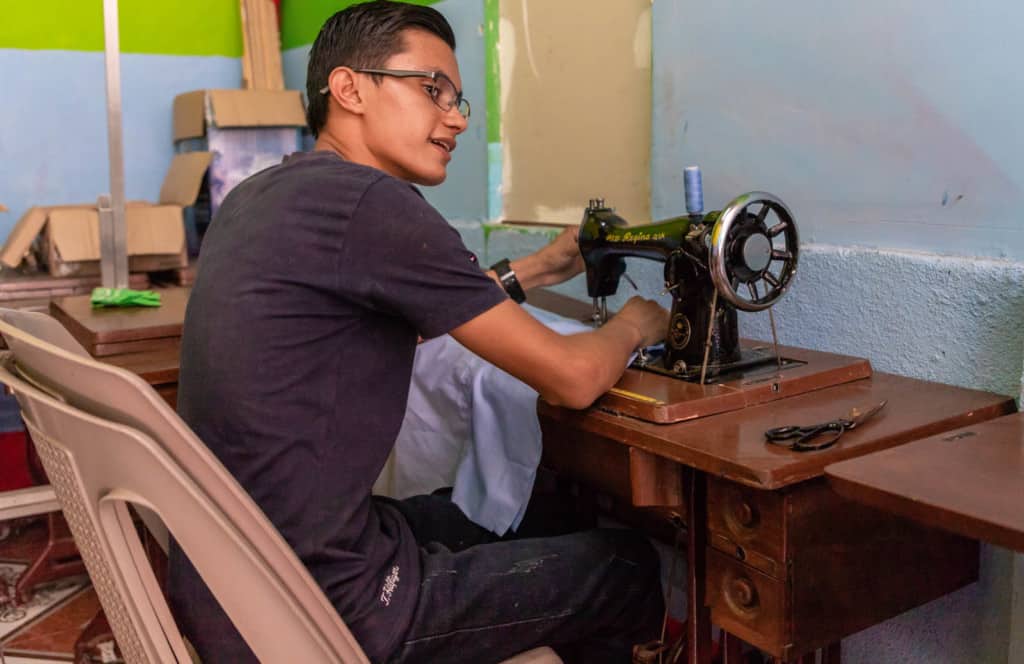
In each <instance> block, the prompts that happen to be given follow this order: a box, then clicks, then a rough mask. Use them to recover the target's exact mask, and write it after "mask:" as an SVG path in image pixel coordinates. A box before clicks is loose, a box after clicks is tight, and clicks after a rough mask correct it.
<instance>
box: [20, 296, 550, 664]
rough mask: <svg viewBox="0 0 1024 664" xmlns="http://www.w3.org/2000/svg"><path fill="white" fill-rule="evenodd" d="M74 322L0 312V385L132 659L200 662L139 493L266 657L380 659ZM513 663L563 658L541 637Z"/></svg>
mask: <svg viewBox="0 0 1024 664" xmlns="http://www.w3.org/2000/svg"><path fill="white" fill-rule="evenodd" d="M62 331H63V328H62V327H61V326H60V323H58V322H57V321H56V320H54V319H52V318H50V317H49V316H46V315H45V314H38V313H30V312H23V311H14V310H9V309H0V334H2V335H3V336H4V338H5V340H6V341H7V345H8V347H9V348H10V349H11V350H10V351H9V352H5V353H3V354H0V382H2V383H4V384H6V385H7V386H8V387H9V388H10V389H11V390H12V391H13V392H14V394H15V396H16V397H17V399H18V402H19V404H20V406H21V408H22V413H23V417H24V419H25V423H26V426H27V427H28V429H29V431H30V433H31V435H32V438H33V440H34V442H35V445H36V447H37V449H38V451H39V456H40V458H41V459H42V461H43V465H44V466H45V468H46V472H47V474H48V476H49V478H50V481H51V483H52V485H53V487H54V490H55V492H56V494H57V498H58V501H59V502H60V504H61V507H62V508H63V510H64V514H65V517H66V518H67V521H68V523H69V525H70V526H71V531H72V534H73V535H74V538H75V541H76V543H77V544H78V547H79V549H80V551H81V553H82V557H83V559H84V560H85V562H86V566H87V568H88V570H89V575H90V577H91V578H92V580H93V584H94V586H95V588H96V592H97V594H98V595H99V598H100V602H101V603H102V605H103V608H104V611H105V612H106V614H107V618H108V620H109V622H110V625H111V628H112V630H113V632H114V636H115V638H116V639H117V642H118V644H119V645H120V647H121V651H122V654H123V655H124V657H125V659H126V661H127V662H129V663H130V664H134V663H136V662H152V663H153V664H163V663H166V662H182V663H186V662H190V661H191V659H190V657H189V654H188V652H187V650H186V648H185V645H184V641H183V639H182V637H181V634H180V632H179V630H178V628H177V626H176V624H175V623H174V620H173V618H172V617H171V613H170V610H169V608H168V606H167V603H166V601H165V599H164V597H163V595H162V593H161V591H160V588H159V586H158V584H157V581H156V578H155V576H154V574H153V571H152V569H151V568H150V566H149V562H148V560H147V558H146V556H145V553H144V552H143V549H142V545H141V542H140V540H139V537H138V534H137V532H136V529H135V527H134V524H133V522H132V519H131V516H130V514H129V511H128V508H127V506H128V505H129V504H130V505H133V506H138V507H142V508H144V509H148V510H152V511H153V512H154V513H155V514H156V515H157V516H159V518H160V519H161V520H162V522H163V523H164V524H166V526H167V528H168V529H169V530H170V532H171V534H173V535H174V537H175V539H176V540H177V542H178V543H179V544H180V546H181V548H182V550H183V551H184V553H185V555H187V556H188V558H189V559H190V561H191V562H192V564H193V565H194V566H195V568H196V570H197V571H198V572H199V574H200V576H201V577H202V578H203V581H204V582H205V583H206V585H207V586H208V587H209V589H210V591H211V592H212V593H213V595H214V597H216V598H217V600H218V602H220V604H221V606H222V608H223V609H224V611H225V613H226V614H227V615H228V617H229V618H230V619H231V621H232V622H233V623H234V625H235V627H236V628H237V629H238V631H239V633H240V634H241V635H242V637H243V638H244V639H245V641H246V643H247V644H248V645H249V647H250V648H251V649H252V651H253V653H254V654H255V655H256V657H257V658H259V660H260V661H263V662H310V663H313V662H342V663H345V664H348V663H360V664H362V663H364V662H367V659H366V656H365V655H364V653H363V652H362V650H361V648H360V647H359V644H358V643H356V641H355V639H354V638H353V636H352V635H351V633H350V632H349V630H348V628H347V627H346V626H345V624H344V622H343V621H342V620H341V618H340V616H338V614H337V612H336V611H335V609H334V607H333V606H332V605H331V604H330V602H328V600H327V598H326V597H325V596H324V594H323V592H322V591H321V590H320V588H319V586H317V584H316V582H315V581H314V580H313V578H312V577H311V576H310V575H309V572H308V571H307V570H306V568H305V567H304V566H303V565H302V563H301V562H300V561H299V560H298V558H297V557H296V556H295V554H294V552H293V551H292V550H291V548H290V547H289V546H288V544H287V543H286V542H285V541H284V539H283V538H282V537H281V536H280V534H279V533H278V532H277V531H276V530H275V529H274V527H273V526H272V525H271V523H270V522H269V521H268V520H267V518H266V517H265V516H264V515H263V513H262V512H261V511H260V510H259V508H258V507H257V506H256V505H255V503H253V501H252V500H251V499H250V498H249V496H248V494H246V493H245V492H244V490H242V488H241V487H240V486H239V485H238V483H237V482H236V481H235V480H234V478H233V477H232V476H231V475H230V474H229V473H228V472H227V471H226V470H225V469H224V467H223V466H222V465H221V464H220V462H219V461H218V460H217V459H216V458H215V457H214V456H213V454H212V453H211V452H210V451H209V450H208V449H207V448H206V447H205V446H204V445H203V444H202V442H201V441H199V439H198V438H197V437H196V436H195V434H193V433H192V431H191V430H190V429H189V428H188V427H187V426H186V425H185V424H184V422H182V421H181V419H180V418H179V417H178V416H177V414H176V413H175V412H174V411H173V410H171V408H170V407H169V406H168V405H167V404H166V403H165V402H164V401H163V399H161V398H160V396H159V395H158V394H157V393H156V392H155V391H154V390H153V389H152V388H151V387H150V386H149V385H147V384H146V383H145V382H144V381H143V380H142V379H141V378H139V377H138V376H136V375H135V374H132V373H130V372H128V371H125V370H123V369H120V368H117V367H114V366H112V365H108V364H103V363H100V362H97V361H95V360H93V359H92V358H89V357H88V356H87V355H84V354H82V353H79V352H76V351H74V350H69V349H68V348H69V347H68V346H67V343H66V342H67V339H68V338H70V335H69V334H67V332H66V331H64V332H63V334H62V333H61V332H62ZM65 335H66V336H65ZM72 342H73V339H72ZM58 344H59V345H58ZM75 345H76V346H77V343H76V344H75ZM509 662H510V663H511V662H514V663H515V664H527V663H529V664H554V663H557V662H560V660H559V659H558V657H557V655H555V653H554V652H553V651H552V650H550V649H549V648H539V649H535V650H531V651H529V652H528V653H523V654H522V655H519V656H518V657H515V658H513V659H512V660H509Z"/></svg>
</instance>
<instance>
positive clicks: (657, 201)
mask: <svg viewBox="0 0 1024 664" xmlns="http://www.w3.org/2000/svg"><path fill="white" fill-rule="evenodd" d="M1021 25H1024V4H1021V3H1017V2H1012V0H993V1H991V2H982V3H958V2H950V1H947V0H941V1H939V2H924V1H922V0H897V1H895V2H883V1H881V0H869V1H868V2H854V3H849V2H846V3H834V2H825V3H822V2H815V1H814V0H792V1H790V2H784V3H751V2H743V1H741V0H722V1H721V2H714V3H697V2H692V1H689V0H656V1H655V3H654V31H655V35H654V42H655V44H654V50H655V52H654V85H655V98H654V125H655V134H656V136H655V140H654V151H653V164H652V188H653V207H654V209H655V212H656V216H661V215H668V214H670V213H677V212H678V211H680V210H682V209H683V198H682V197H683V193H682V191H683V190H682V166H684V165H687V164H690V163H699V164H700V165H701V166H702V167H703V169H704V175H705V183H706V186H707V191H706V193H705V200H708V199H710V200H712V201H715V202H716V204H718V205H721V204H722V203H724V202H725V201H726V200H727V199H728V198H731V197H732V196H733V195H735V194H737V193H739V192H741V191H745V190H749V189H755V188H757V189H765V190H768V191H771V192H774V193H776V194H778V195H780V196H781V197H782V198H783V199H784V200H785V201H787V203H789V204H790V206H791V207H792V208H794V209H795V210H797V211H798V213H799V215H800V221H801V229H802V230H803V231H804V237H805V239H807V240H808V241H812V242H819V243H828V244H837V245H857V246H866V247H883V248H892V249H906V250H912V251H929V252H936V253H950V254H957V255H972V256H974V255H977V256H987V257H997V258H1009V259H1013V260H1022V259H1024V224H1022V213H1021V209H1022V203H1024V132H1021V131H1018V130H1017V127H1018V125H1019V122H1020V120H1019V118H1021V117H1024V86H1022V85H1021V84H1020V78H1019V64H1020V62H1021V61H1022V60H1024V43H1022V42H1021V40H1020V37H1019V27H1020V26H1021Z"/></svg>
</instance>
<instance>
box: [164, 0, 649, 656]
mask: <svg viewBox="0 0 1024 664" xmlns="http://www.w3.org/2000/svg"><path fill="white" fill-rule="evenodd" d="M454 48H455V40H454V36H453V35H452V32H451V28H450V27H449V26H448V24H447V22H446V21H445V20H444V18H443V17H442V16H441V15H440V14H439V13H437V12H436V11H435V10H433V9H430V8H425V7H418V6H413V5H406V4H401V3H395V2H388V1H385V0H378V1H376V2H370V3H367V4H363V5H356V6H353V7H350V8H349V9H346V10H344V11H342V12H339V13H337V14H335V15H334V16H333V17H332V18H330V19H329V20H328V21H327V22H326V24H325V25H324V27H323V29H322V30H321V32H320V35H319V36H318V37H317V40H316V42H315V43H314V45H313V49H312V51H311V53H310V60H309V71H308V84H307V85H308V93H309V100H310V104H309V111H308V115H309V123H310V128H311V130H312V131H313V133H314V135H316V136H317V137H318V138H317V143H316V150H315V151H314V152H312V153H306V154H296V155H293V156H291V157H289V158H288V159H286V160H285V161H284V162H283V163H282V164H281V165H279V166H276V167H273V168H270V169H267V170H265V171H263V172H261V173H258V174H256V175H254V176H253V177H251V178H249V179H248V180H246V181H245V182H243V183H241V184H240V185H239V186H238V187H237V188H236V189H235V190H233V191H232V192H231V194H230V195H229V196H228V197H227V199H226V200H225V202H224V204H223V205H222V207H221V208H220V210H219V211H218V214H217V217H216V219H215V220H214V221H213V223H212V224H211V226H210V230H209V232H208V233H207V235H206V237H205V239H204V243H203V248H202V258H201V260H200V265H199V272H198V276H197V279H196V282H195V285H194V287H193V291H192V296H191V299H190V302H189V306H188V312H187V315H186V321H185V331H184V337H183V342H182V361H181V378H180V388H179V389H180V392H179V394H180V396H179V404H178V407H179V411H180V413H181V415H182V417H183V418H184V419H185V421H186V422H188V423H189V424H190V425H191V426H192V428H193V429H194V430H195V431H196V433H197V434H198V435H199V437H200V438H201V439H202V440H203V441H204V442H205V443H206V444H207V445H208V446H209V447H210V449H211V450H213V452H214V453H215V454H216V455H217V456H218V457H219V458H220V460H221V461H222V462H223V463H224V465H225V466H226V467H227V469H228V470H229V471H230V472H231V473H232V474H233V475H234V476H235V477H236V478H237V479H238V480H239V482H240V483H241V485H242V486H243V487H244V488H245V489H246V490H247V491H248V492H249V494H250V495H251V496H252V497H253V499H254V500H255V501H256V503H257V504H258V505H259V506H260V507H261V508H262V509H263V511H264V512H265V513H266V515H267V516H268V517H269V519H270V520H271V521H272V522H273V523H274V525H275V526H276V527H277V528H278V530H279V531H280V532H281V533H282V535H283V536H284V537H285V539H286V540H287V541H288V542H289V544H290V545H291V546H292V547H293V548H294V549H295V551H296V553H297V554H298V556H299V557H300V559H301V560H302V561H303V563H304V564H305V565H306V566H307V567H308V569H309V570H310V572H311V573H312V575H313V577H314V578H315V579H316V581H317V582H318V583H319V585H320V586H321V587H322V588H323V590H324V592H325V594H326V596H327V597H328V598H329V599H330V600H331V602H332V603H333V604H334V606H335V607H336V608H337V609H338V612H339V614H340V615H341V617H342V618H343V619H344V620H345V622H346V623H347V624H348V626H349V628H350V629H351V630H352V632H353V633H354V634H355V636H356V638H357V640H358V641H359V643H360V644H361V645H362V647H363V649H364V650H365V651H366V653H367V655H368V656H369V657H370V659H371V660H372V661H374V662H385V661H391V662H474V663H476V662H488V661H500V660H501V659H503V658H506V657H509V656H511V655H513V654H515V653H517V652H520V651H523V650H528V649H530V648H533V647H536V646H539V645H551V646H553V647H555V648H556V649H558V650H559V652H560V653H564V654H565V655H566V657H567V658H568V659H569V660H570V661H571V660H572V658H573V657H579V658H580V661H586V662H588V663H592V662H602V661H608V662H623V661H628V660H629V652H630V647H631V645H632V644H633V643H637V642H640V641H647V640H649V639H651V638H653V637H655V636H656V635H657V629H658V626H659V620H660V617H661V612H662V606H663V605H662V599H661V594H660V586H659V582H658V578H659V577H658V563H657V557H656V555H655V554H654V552H653V550H652V548H651V546H650V544H649V543H648V542H646V540H644V539H643V538H642V537H641V536H639V535H637V534H635V533H632V532H630V531H624V530H593V531H588V532H583V533H575V534H569V535H564V536H560V537H547V538H535V539H525V538H523V539H513V540H507V541H505V540H503V541H497V538H496V537H494V536H493V535H491V534H490V533H488V532H487V531H484V530H483V529H482V528H479V527H477V526H475V524H472V523H471V522H469V521H468V520H467V519H466V518H465V517H464V516H463V515H462V514H461V512H460V511H459V510H458V509H457V508H455V507H454V506H453V505H452V503H450V502H449V501H447V500H445V499H443V498H441V497H437V496H421V497H417V498H412V499H409V500H406V501H389V500H386V499H382V498H371V496H370V491H371V486H372V485H373V482H374V480H375V479H376V477H377V475H378V474H379V472H380V470H381V467H382V466H383V464H384V462H385V459H386V458H387V456H388V452H389V450H390V449H391V446H392V445H393V444H394V439H395V436H396V434H397V432H398V429H399V426H400V424H401V421H402V416H403V412H404V408H405V401H406V394H407V390H408V385H409V377H410V371H411V366H412V359H413V354H414V350H415V347H416V342H417V338H418V337H423V338H430V337H435V336H438V335H441V334H445V333H449V334H451V336H452V337H453V338H455V339H456V340H458V341H459V342H460V343H462V344H463V345H465V346H466V347H467V348H468V349H470V350H471V351H473V352H475V353H477V354H478V355H480V356H481V357H483V358H485V359H487V360H489V361H491V362H493V363H494V364H496V365H497V366H499V367H501V368H503V369H505V370H506V371H508V372H510V373H511V374H513V375H515V376H516V377H518V378H520V379H521V380H523V381H524V382H526V383H527V384H529V385H530V386H532V387H533V388H535V389H536V390H537V391H538V392H539V393H540V394H541V395H542V396H543V397H544V398H546V399H547V400H549V401H551V402H553V403H556V404H563V405H566V406H569V407H573V408H583V407H586V406H588V405H589V404H590V403H591V402H592V401H593V400H594V399H595V398H597V397H598V396H599V395H600V394H602V393H603V392H604V391H606V390H607V389H608V388H609V387H610V386H611V385H613V384H614V383H615V381H616V380H617V379H618V377H619V375H620V374H621V373H622V370H623V367H625V366H626V362H627V359H628V357H629V355H630V353H631V352H632V351H633V350H635V349H636V348H638V347H640V346H643V345H645V344H650V343H654V342H656V341H658V340H659V339H660V338H661V336H662V335H663V333H664V331H665V329H666V326H667V315H666V312H665V311H664V310H663V309H662V308H661V307H659V306H657V305H656V304H654V303H653V302H650V301H646V300H643V299H640V298H634V299H633V300H630V301H629V302H628V303H627V304H626V305H625V306H624V307H623V309H622V311H621V312H620V313H619V314H618V315H617V316H615V317H614V318H612V319H611V320H610V321H609V322H608V323H607V324H606V325H605V326H603V327H602V328H600V329H599V330H596V331H594V332H588V333H584V334H579V335H574V336H566V337H563V336H560V335H558V334H555V333H554V332H552V331H551V330H549V329H548V328H546V327H544V326H543V325H541V324H540V323H538V322H537V321H536V320H534V319H533V318H532V317H531V316H529V315H528V314H527V313H525V312H523V311H522V310H521V309H520V307H519V306H518V305H517V304H516V303H515V302H513V301H512V300H510V299H509V297H508V295H507V294H506V292H505V291H504V290H503V289H502V287H500V286H499V285H498V283H497V281H496V279H495V278H496V275H495V274H494V273H489V274H485V273H484V272H483V271H481V270H480V268H479V266H477V265H476V263H475V259H474V257H473V256H472V254H471V253H470V252H469V251H468V250H466V248H465V247H464V246H463V244H462V242H461V240H460V238H459V236H458V234H457V232H456V231H455V230H454V229H452V228H451V227H450V226H449V225H448V224H447V223H446V222H445V221H444V219H442V218H441V217H440V215H438V213H437V212H436V211H435V210H434V209H433V208H432V207H431V206H430V205H429V204H427V203H426V202H425V201H424V200H423V198H422V197H421V196H420V195H419V193H418V191H417V190H416V189H415V188H414V187H413V186H412V184H420V185H436V184H439V183H440V182H442V181H443V180H444V179H445V175H446V168H447V165H448V163H449V161H450V160H451V158H452V153H453V151H454V150H455V147H456V137H457V136H458V135H459V134H461V133H462V132H463V131H464V130H465V129H466V126H467V116H468V114H469V113H468V111H469V107H468V102H465V100H464V99H463V98H462V94H461V79H460V76H459V69H458V65H457V63H456V61H455V55H454ZM503 267H506V266H503ZM507 267H510V268H511V270H512V271H513V272H514V276H516V277H518V282H519V287H522V288H527V289H528V288H531V287H533V286H538V285H546V284H551V283H557V282H559V281H562V280H564V279H566V278H568V277H571V276H573V275H575V274H577V273H579V272H580V270H581V262H580V259H579V256H578V251H577V249H576V247H575V244H574V242H573V236H572V234H571V233H567V234H564V235H562V236H560V237H559V238H558V239H557V240H556V241H555V242H553V243H552V244H551V245H549V246H548V247H546V248H544V249H542V250H540V251H539V252H537V253H536V254H533V255H531V256H528V257H526V258H524V259H522V260H519V261H514V262H512V263H511V265H510V266H507ZM502 271H503V272H507V268H506V269H504V270H502ZM505 276H506V279H505V282H506V283H508V284H509V286H508V287H509V289H510V290H511V292H513V293H515V294H517V295H518V292H519V291H518V290H517V287H516V285H515V284H514V283H513V282H512V280H511V279H509V275H507V274H506V275H505ZM554 360H557V361H554ZM170 587H171V592H172V601H173V603H174V605H175V608H176V611H177V613H178V617H179V620H180V621H181V623H182V627H183V629H184V630H185V632H186V633H187V634H188V635H189V636H190V638H191V640H192V641H193V643H194V645H195V646H196V647H197V649H198V651H199V654H200V656H201V657H202V659H203V660H204V661H210V662H227V661H230V662H235V661H243V660H245V659H247V658H251V654H248V651H247V649H246V648H245V646H244V643H240V641H239V638H238V635H237V633H235V632H234V630H233V629H232V628H231V627H230V625H229V624H227V623H225V620H224V617H223V615H222V614H221V612H220V611H219V609H218V608H217V607H216V605H215V601H214V600H213V598H212V597H211V596H210V595H209V593H208V591H206V589H205V587H204V586H203V585H202V583H201V581H200V580H199V579H198V577H197V576H196V575H195V573H194V571H193V570H191V569H190V567H189V565H188V564H187V560H185V559H184V558H183V557H182V556H181V555H180V552H179V551H177V550H172V557H171V580H170Z"/></svg>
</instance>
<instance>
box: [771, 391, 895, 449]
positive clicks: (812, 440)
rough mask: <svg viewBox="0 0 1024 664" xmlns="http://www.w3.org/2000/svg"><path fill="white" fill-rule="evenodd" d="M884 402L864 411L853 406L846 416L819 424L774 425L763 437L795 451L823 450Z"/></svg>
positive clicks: (880, 408) (877, 409)
mask: <svg viewBox="0 0 1024 664" xmlns="http://www.w3.org/2000/svg"><path fill="white" fill-rule="evenodd" d="M885 404H886V401H880V402H879V403H876V404H875V405H874V406H871V407H870V408H868V409H867V410H864V411H861V410H860V409H858V408H854V409H853V410H851V411H850V413H849V414H848V415H847V416H846V417H841V418H839V419H836V420H831V421H829V422H822V423H820V424H811V425H809V426H797V425H789V426H784V427H775V428H774V429H768V430H767V431H765V432H764V437H765V439H766V440H767V441H768V442H769V443H771V444H772V445H780V446H782V447H788V448H789V449H791V450H793V451H795V452H810V451H813V450H823V449H825V448H828V447H832V446H833V445H835V444H836V441H838V440H839V438H840V437H842V435H843V433H844V432H846V431H849V430H850V429H856V428H857V427H858V426H860V425H861V424H863V423H864V421H865V420H867V419H868V418H870V417H872V416H874V415H875V413H877V412H878V411H880V410H882V408H884V407H885Z"/></svg>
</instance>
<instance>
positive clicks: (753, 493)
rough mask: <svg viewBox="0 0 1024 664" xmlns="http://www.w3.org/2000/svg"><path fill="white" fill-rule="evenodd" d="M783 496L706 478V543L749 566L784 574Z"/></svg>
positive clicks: (773, 492)
mask: <svg viewBox="0 0 1024 664" xmlns="http://www.w3.org/2000/svg"><path fill="white" fill-rule="evenodd" d="M785 512H786V510H785V496H784V494H783V493H782V492H779V491H758V490H757V489H751V488H749V487H745V486H742V485H740V484H736V483H734V482H730V481H728V480H722V479H718V478H714V477H709V478H708V544H710V545H711V546H712V547H713V548H715V549H717V550H718V551H721V552H722V553H725V554H726V555H729V556H732V557H733V558H736V559H737V560H740V561H742V562H745V563H746V564H748V565H750V566H751V567H753V568H755V569H757V570H760V571H761V572H764V573H765V574H768V575H769V576H773V577H775V578H776V579H781V578H784V576H785V568H786V556H785V554H786V550H785Z"/></svg>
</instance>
